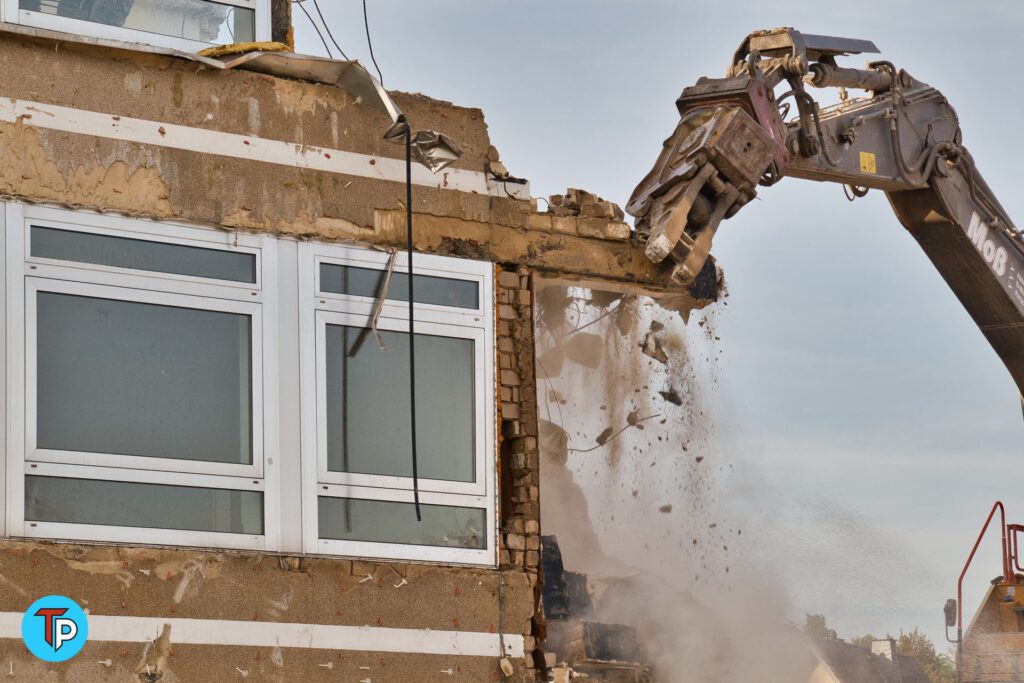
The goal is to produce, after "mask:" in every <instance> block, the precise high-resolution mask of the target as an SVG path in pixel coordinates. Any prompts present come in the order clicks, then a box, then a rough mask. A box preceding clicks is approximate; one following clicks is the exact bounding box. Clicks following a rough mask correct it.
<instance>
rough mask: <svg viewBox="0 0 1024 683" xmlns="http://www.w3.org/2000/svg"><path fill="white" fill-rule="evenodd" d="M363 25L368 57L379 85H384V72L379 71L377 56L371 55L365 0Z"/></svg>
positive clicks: (364, 2)
mask: <svg viewBox="0 0 1024 683" xmlns="http://www.w3.org/2000/svg"><path fill="white" fill-rule="evenodd" d="M363 25H364V26H365V27H366V45H367V46H368V47H369V48H370V59H371V60H372V61H373V66H374V68H375V69H377V76H378V77H379V78H380V84H381V86H383V85H384V74H382V73H381V72H380V66H378V64H377V58H376V57H374V56H373V42H372V41H371V40H370V19H369V18H368V17H367V14H366V0H363Z"/></svg>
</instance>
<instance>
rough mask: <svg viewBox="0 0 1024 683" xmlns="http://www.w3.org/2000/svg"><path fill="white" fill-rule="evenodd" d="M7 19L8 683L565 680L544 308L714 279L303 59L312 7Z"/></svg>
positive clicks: (592, 204)
mask: <svg viewBox="0 0 1024 683" xmlns="http://www.w3.org/2000/svg"><path fill="white" fill-rule="evenodd" d="M0 20H2V23H0V63H3V64H4V65H5V67H6V68H4V69H2V70H0V196H2V201H3V204H2V207H0V225H2V226H3V235H4V239H3V241H2V242H0V248H2V251H3V258H2V259H0V262H2V263H3V267H4V276H3V277H2V278H0V287H2V290H3V291H2V296H0V301H2V302H3V306H4V312H3V318H2V319H3V320H4V322H5V331H6V333H5V334H4V335H2V337H0V339H2V344H3V349H2V352H0V375H2V376H3V377H4V383H5V386H6V391H5V392H4V393H3V394H0V396H2V398H0V411H2V413H3V419H0V425H2V428H3V429H4V438H3V439H0V443H2V444H4V448H5V455H4V457H3V458H0V468H2V470H3V475H4V476H3V479H4V481H5V483H6V485H5V486H4V487H2V488H0V496H2V497H3V502H2V504H0V529H3V531H4V533H5V536H6V540H4V541H3V542H2V554H0V676H13V677H14V679H15V680H67V681H94V680H119V681H122V680H140V681H150V682H152V681H157V680H163V681H179V680H180V681H201V680H226V681H230V680H245V679H247V680H289V681H292V680H295V681H298V680H302V681H317V680H352V681H364V682H365V683H383V682H386V681H445V682H448V681H472V682H479V681H487V680H506V679H507V680H514V681H533V680H543V678H544V676H546V673H543V670H544V669H545V668H547V666H549V665H550V664H552V663H553V662H552V658H550V657H548V658H545V657H544V651H543V647H542V644H543V640H544V638H545V635H546V629H545V617H544V613H543V609H542V605H541V593H542V590H541V589H542V585H543V583H544V576H543V571H542V570H541V557H540V551H541V529H542V527H543V516H542V511H541V510H540V506H539V487H542V486H543V485H544V482H542V481H540V480H539V463H538V443H537V436H538V416H537V400H536V386H535V371H534V355H535V354H534V339H533V320H534V312H533V306H534V300H533V293H534V291H535V289H536V288H537V287H538V283H539V281H540V279H541V278H555V279H558V280H559V281H563V282H578V283H583V284H586V283H603V284H602V286H604V287H607V288H612V289H619V290H633V291H643V292H647V293H649V294H654V295H656V294H657V293H658V292H662V291H667V290H670V289H674V290H675V291H674V296H675V300H674V305H675V306H676V307H683V308H685V307H695V306H700V305H704V304H706V303H708V301H709V299H710V298H711V297H713V296H714V294H715V282H714V272H713V268H712V269H711V271H712V272H710V273H709V274H708V277H706V278H705V281H703V282H700V283H698V285H697V286H696V288H695V289H692V290H691V295H687V294H685V293H680V292H679V291H678V287H675V288H673V287H671V285H670V283H669V278H668V275H667V273H666V272H664V271H663V270H660V269H658V268H657V267H655V266H654V265H652V264H651V263H650V262H649V261H648V260H647V259H646V258H645V257H644V255H643V250H642V247H641V246H639V245H637V244H635V243H634V242H633V241H632V240H631V233H630V229H629V227H628V225H626V224H625V223H624V222H623V220H622V214H621V212H620V211H619V210H618V208H617V207H615V206H614V205H611V204H610V203H607V202H602V201H600V200H598V199H597V198H595V197H593V196H591V195H587V194H586V193H580V192H572V193H570V194H569V195H568V196H567V197H565V198H564V199H563V201H562V203H561V204H560V205H556V206H552V207H551V208H550V209H548V210H546V211H544V212H538V210H537V208H536V205H535V203H533V202H532V201H531V198H530V193H529V185H528V183H527V182H526V181H524V180H521V179H516V178H513V177H510V176H509V174H508V172H507V171H506V170H505V169H504V167H503V166H502V165H501V163H500V161H499V157H498V154H497V152H496V151H495V149H494V148H493V147H492V146H491V145H490V143H489V140H488V135H487V128H486V124H485V123H484V119H483V115H482V113H481V112H480V111H479V110H476V109H467V108H463V107H459V106H456V105H453V104H450V103H447V102H439V101H435V100H431V99H428V98H426V97H423V96H419V95H408V94H403V93H387V92H384V91H383V89H382V88H380V86H379V85H378V84H377V83H376V82H375V81H374V79H372V78H371V77H370V76H369V74H368V73H366V71H365V70H364V69H363V68H362V67H361V66H359V65H358V64H357V63H353V62H337V61H331V60H328V59H324V58H318V57H308V56H301V55H297V54H294V53H293V52H291V47H290V41H291V26H290V3H289V2H287V1H286V0H221V1H220V2H217V3H215V2H212V1H209V0H181V1H180V2H174V3H167V2H155V1H153V0H135V1H125V2H89V1H88V0H3V2H2V4H0ZM227 44H236V45H234V46H233V47H232V48H223V49H216V48H215V49H213V50H212V51H211V50H209V49H208V48H211V47H214V46H217V45H227ZM204 50H205V51H204ZM405 122H408V124H410V125H411V127H412V128H411V130H409V129H408V128H405V127H404V126H405V125H406V123H405ZM407 132H408V137H409V140H408V141H409V143H410V145H409V153H410V155H411V157H412V159H413V164H412V166H411V169H407V168H406V163H405V158H406V145H405V142H406V133H407ZM386 137H387V138H388V139H385V138H386ZM395 142H397V143H398V144H393V143H395ZM431 166H433V167H434V168H435V169H436V168H439V167H442V166H443V167H444V168H443V169H441V170H438V171H437V172H436V173H435V172H432V171H431V168H430V167H431ZM407 170H408V175H407ZM407 181H408V182H407ZM410 191H411V193H409V194H407V192H410ZM408 197H411V204H410V203H409V200H408ZM556 203H557V201H556ZM407 211H408V215H410V216H411V217H412V218H413V245H414V249H415V256H414V258H413V276H412V280H411V282H410V280H409V275H408V271H407V268H408V266H409V261H408V256H407V254H406V252H405V251H404V248H405V246H406V239H407ZM411 291H412V292H414V294H413V295H412V297H411V298H412V299H413V301H412V306H411V307H410V305H409V303H408V299H409V298H410V292H411ZM693 295H697V296H698V298H694V296H693ZM410 308H411V309H412V311H413V316H414V320H415V332H414V337H413V338H414V339H415V350H416V359H417V363H418V365H417V366H416V367H417V371H416V375H415V380H416V381H415V394H414V395H412V394H411V392H410V372H409V365H408V355H409V344H410V341H409V340H410V335H409V322H410V320H409V314H410ZM413 405H415V412H416V427H415V429H416V432H415V434H416V443H417V452H416V458H415V462H416V463H417V468H416V470H415V471H414V469H413V462H414V458H413V457H412V456H413V453H412V448H411V445H410V444H411V443H412V441H413V438H412V433H413V432H412V427H411V425H410V412H411V411H412V408H413ZM418 517H421V519H420V520H418V519H417V518H418ZM49 594H60V595H66V596H68V597H70V598H72V599H74V600H75V601H77V602H78V603H79V604H80V605H81V606H82V607H84V608H86V610H87V611H88V614H89V640H88V643H87V644H86V646H85V649H84V651H83V652H82V654H81V655H79V656H77V657H75V658H74V659H71V660H70V661H68V662H65V663H60V664H49V663H46V662H43V661H40V660H38V659H36V658H35V657H33V656H32V655H31V654H30V653H29V652H28V651H27V650H26V648H25V647H24V645H23V644H22V642H21V632H20V623H21V618H22V614H23V612H24V611H25V609H26V608H27V607H28V606H29V604H30V603H32V602H33V601H34V600H35V599H36V598H38V597H41V596H45V595H49ZM563 631H564V629H563ZM634 673H636V672H634ZM623 675H625V674H623ZM630 675H633V674H630ZM636 675H637V676H640V675H641V674H639V673H636ZM616 680H619V679H616ZM622 680H626V679H622Z"/></svg>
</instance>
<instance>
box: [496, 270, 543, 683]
mask: <svg viewBox="0 0 1024 683" xmlns="http://www.w3.org/2000/svg"><path fill="white" fill-rule="evenodd" d="M497 284H498V287H497V292H498V294H497V296H498V336H497V346H498V376H499V399H500V406H501V408H500V422H501V435H502V436H501V474H502V477H501V481H502V487H503V488H502V495H501V503H502V505H501V534H500V539H499V542H500V550H501V560H500V561H501V564H502V567H503V568H507V569H510V570H512V571H517V572H523V571H525V572H526V575H527V577H528V578H529V581H530V586H531V587H532V588H533V590H534V597H535V600H536V602H535V605H538V606H539V604H540V583H541V580H542V578H541V576H540V489H539V485H540V481H539V472H540V460H539V457H540V455H539V454H540V452H539V450H538V449H537V401H536V389H535V387H534V358H533V349H534V344H533V312H532V311H533V296H532V282H531V279H530V273H529V271H528V270H527V269H526V268H522V267H520V268H517V269H514V270H513V269H508V270H499V271H498V273H497ZM528 633H529V634H530V635H529V636H528V637H527V638H526V652H527V656H526V664H527V666H528V667H534V666H536V665H537V664H538V663H540V664H542V663H543V653H541V652H540V651H539V650H538V649H537V641H538V640H541V639H542V637H543V623H542V621H541V616H540V610H539V609H536V610H535V612H534V617H533V619H532V623H531V624H530V628H529V629H528ZM540 676H541V674H540V672H539V671H533V672H528V673H527V676H526V677H525V680H540Z"/></svg>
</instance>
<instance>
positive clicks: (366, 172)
mask: <svg viewBox="0 0 1024 683" xmlns="http://www.w3.org/2000/svg"><path fill="white" fill-rule="evenodd" d="M0 121H4V122H7V123H19V122H20V123H22V124H24V125H27V126H35V127H36V128H47V129H50V130H60V131H64V132H68V133H78V134H81V135H95V136H98V137H102V138H107V139H110V140H123V141H127V142H137V143H141V144H145V145H157V146H160V147H171V148H174V149H183V150H187V151H190V152H199V153H201V154H216V155H218V156H226V157H234V158H236V159H248V160H250V161H260V162H263V163H268V164H278V165H281V166H293V167H297V168H309V169H313V170H316V171H327V172H329V173H343V174H345V175H353V176H359V177H363V178H373V179H376V180H390V181H394V182H401V183H404V182H405V160H404V159H391V158H388V157H375V156H371V155H368V154H357V153H356V152H346V151H343V150H338V149H329V148H326V147H312V146H309V145H302V144H299V143H295V142H282V141H280V140H267V139H265V138H259V137H253V136H249V135H238V134H236V133H223V132H221V131H216V130H206V129H203V128H192V127H190V126H179V125H176V124H173V123H162V122H160V121H148V120H146V119H135V118H131V117H127V116H117V115H114V114H104V113H101V112H95V111H86V110H84V109H72V108H70V107H61V106H57V105H53V104H43V103H40V102H30V101H26V100H16V99H12V98H9V97H5V98H0ZM381 134H382V135H383V131H381ZM412 181H413V183H414V184H416V185H422V186H424V187H434V188H442V189H448V190H459V191H461V192H475V193H477V194H484V195H486V194H487V193H488V185H487V176H486V174H484V173H483V172H481V171H466V170H463V169H457V168H449V169H446V170H444V171H441V172H439V173H437V174H434V173H431V172H430V171H429V170H427V169H426V168H425V167H423V166H421V165H420V164H413V167H412Z"/></svg>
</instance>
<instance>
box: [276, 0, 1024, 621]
mask: <svg viewBox="0 0 1024 683" xmlns="http://www.w3.org/2000/svg"><path fill="white" fill-rule="evenodd" d="M306 4H307V6H308V5H310V4H311V3H308V2H307V3H306ZM831 4H832V5H834V7H835V8H834V9H830V8H828V7H824V6H823V5H824V3H808V2H796V1H794V0H776V2H764V0H757V1H753V0H732V1H731V2H718V3H713V2H711V3H709V2H700V3H697V2H683V1H676V2H669V1H667V0H619V1H617V2H610V1H609V2H599V1H597V0H591V1H586V0H554V1H552V0H547V1H543V2H542V1H538V0H518V1H516V2H497V1H493V0H431V1H429V2H422V1H413V0H406V1H404V2H399V1H397V0H387V1H385V0H369V11H370V26H371V29H372V36H373V42H374V49H375V51H376V56H377V61H378V63H379V64H380V67H381V69H382V71H383V75H384V83H385V85H386V86H387V87H388V88H390V89H399V90H406V91H416V92H423V93H425V94H428V95H431V96H433V97H436V98H440V99H446V100H451V101H453V102H455V103H457V104H461V105H466V106H475V107H480V108H482V109H483V110H484V113H485V115H486V119H487V122H488V124H489V126H490V135H491V140H492V142H493V143H494V145H495V146H496V147H497V148H498V149H499V151H500V152H501V156H502V160H503V161H504V162H505V164H506V165H507V167H508V168H509V170H510V171H511V172H512V173H513V175H517V176H523V177H527V178H529V179H530V180H531V182H532V189H533V194H534V195H535V196H546V195H548V194H551V193H554V192H560V191H563V190H564V188H565V187H566V186H567V185H569V186H574V187H582V188H586V189H589V190H591V191H593V192H596V193H598V194H600V195H602V196H604V197H606V198H609V199H612V200H615V201H617V202H619V203H620V204H624V203H625V200H626V199H627V198H628V196H629V194H630V192H631V191H632V189H633V187H634V185H635V184H636V182H637V181H638V180H639V179H640V178H641V177H643V175H644V174H645V173H646V172H647V170H648V169H649V168H650V166H651V164H652V163H653V162H654V160H655V158H656V156H657V154H658V151H659V150H660V147H661V143H662V141H663V139H664V138H665V137H667V136H668V135H669V133H671V131H672V129H673V127H674V125H675V123H676V121H677V113H676V110H675V106H674V101H675V98H676V97H677V96H678V94H679V92H680V91H681V89H682V88H683V87H684V86H686V85H689V84H692V83H693V81H695V80H696V79H697V78H698V77H700V76H703V75H709V76H721V75H723V71H724V69H725V67H726V66H727V64H728V61H729V58H730V56H731V55H732V53H733V51H734V50H735V48H736V46H737V45H738V43H739V42H740V40H741V39H742V38H743V37H744V36H745V35H746V34H747V33H748V32H750V31H752V30H756V29H760V28H771V27H775V26H785V25H789V26H794V27H796V28H798V29H800V30H803V31H805V32H808V33H822V34H830V35H838V36H845V37H852V38H865V39H870V40H873V41H874V42H875V43H876V44H877V45H878V46H879V48H880V49H881V51H882V53H883V55H884V58H885V59H888V60H891V61H893V62H895V64H896V65H897V66H900V67H904V68H906V69H907V70H908V71H909V72H910V73H912V74H913V75H914V76H916V77H917V78H919V79H921V80H924V81H926V82H928V83H930V84H932V85H934V86H936V87H938V88H939V89H940V90H942V92H943V93H944V94H945V95H946V96H947V97H948V98H949V100H950V102H951V103H952V104H953V106H954V107H955V108H956V109H957V111H958V113H959V115H960V121H961V125H962V127H963V130H964V136H963V137H964V142H965V144H966V145H967V147H968V148H969V149H970V150H971V151H972V153H973V155H974V157H975V159H976V160H977V163H978V167H979V168H980V170H981V171H982V173H984V174H985V177H986V179H987V180H988V182H989V184H990V185H991V186H992V188H993V189H994V190H995V192H996V193H997V195H998V196H999V199H1000V200H1001V201H1002V203H1003V205H1004V206H1005V207H1006V209H1007V210H1008V212H1009V213H1010V215H1011V216H1024V193H1022V192H1021V191H1020V189H1019V183H1020V179H1019V173H1020V171H1019V169H1020V168H1021V163H1020V161H1021V159H1020V156H1021V154H1024V143H1022V136H1021V134H1020V125H1019V118H1020V112H1021V111H1022V110H1024V102H1022V94H1021V92H1020V88H1019V85H1018V84H1019V83H1020V73H1019V59H1018V55H1017V51H1018V50H1017V45H1018V43H1019V33H1020V28H1021V26H1024V3H1020V2H1019V1H1017V0H987V1H986V2H983V3H982V2H977V3H965V2H962V1H954V0H922V1H918V2H900V1H898V0H888V1H886V2H876V1H873V0H861V1H860V2H857V3H831ZM321 6H322V7H323V8H324V10H325V15H326V17H327V19H328V21H329V22H330V24H331V28H332V31H333V32H334V35H335V37H336V38H337V39H338V41H339V42H340V43H341V45H342V47H343V48H344V49H345V51H346V52H347V53H348V55H349V56H350V57H352V58H358V59H360V60H361V61H363V62H364V63H365V64H367V65H368V66H370V62H369V54H368V51H367V49H366V41H365V36H364V33H363V23H362V21H363V18H362V14H361V6H360V4H359V3H358V2H356V1H355V0H323V1H322V2H321ZM296 36H297V41H298V46H299V50H300V51H305V52H311V53H320V54H322V53H323V47H322V46H321V45H320V43H319V40H318V39H317V38H316V36H315V34H313V33H312V32H311V31H310V30H309V27H308V23H307V22H306V20H305V18H304V17H303V16H302V15H301V13H298V12H297V16H296ZM863 61H864V58H862V57H853V58H849V59H848V60H847V62H846V63H848V64H851V65H854V66H859V65H861V63H862V62H863ZM370 68H372V66H371V67H370ZM1022 220H1024V219H1022ZM714 253H715V255H716V256H717V257H718V259H719V263H720V264H721V266H722V267H723V269H724V270H725V273H726V276H727V279H728V283H729V291H730V293H731V295H730V298H729V305H728V306H727V307H724V308H722V309H721V310H719V311H718V312H717V313H716V316H717V325H718V330H719V334H720V336H721V341H720V342H719V344H720V348H721V349H722V360H721V361H720V367H719V369H718V378H719V383H720V388H719V390H718V392H717V394H716V396H717V401H718V404H717V407H716V416H715V419H716V425H717V433H718V434H719V437H720V438H721V439H722V443H723V448H726V449H728V450H729V451H730V452H731V453H732V454H733V455H732V456H731V457H734V458H736V460H737V462H739V463H741V464H740V465H738V466H740V467H742V468H744V469H745V471H746V472H747V473H749V475H750V480H751V481H757V482H759V485H760V488H761V492H760V493H759V494H758V495H763V496H765V497H766V498H767V499H769V500H770V501H771V505H770V506H769V508H770V509H772V510H774V511H775V512H772V513H771V514H770V516H769V518H766V519H762V520H761V521H760V526H761V527H762V528H763V529H764V530H765V531H764V534H763V535H762V542H764V543H765V547H766V550H765V552H764V557H763V559H762V561H763V563H764V565H765V567H766V569H770V570H771V571H775V572H778V573H780V574H781V575H782V576H783V577H785V579H786V580H787V582H788V589H789V592H790V593H791V594H792V596H793V599H794V601H795V604H794V612H795V613H799V612H801V611H816V612H825V613H826V614H827V615H828V617H829V620H830V622H831V623H832V624H833V626H834V627H836V628H837V629H838V630H839V634H840V636H844V637H852V636H854V635H858V634H860V633H864V632H866V631H871V632H873V633H876V634H879V633H883V632H885V631H886V630H889V631H897V630H899V629H900V628H912V627H914V626H920V627H921V628H922V630H924V631H926V632H927V633H928V634H929V635H931V636H932V637H933V639H936V640H938V639H940V638H941V634H942V628H941V624H942V615H941V607H942V602H943V601H944V599H945V598H947V597H951V596H953V595H955V585H956V577H957V575H958V573H959V570H960V566H961V565H962V563H963V560H964V558H965V557H966V555H967V553H968V551H969V550H970V547H971V544H972V543H973V540H974V536H975V535H976V533H977V530H978V529H979V528H980V525H981V523H982V521H983V518H984V515H985V514H986V513H987V511H988V508H989V506H990V505H991V504H992V501H993V500H995V499H996V498H1002V499H1003V500H1004V501H1005V502H1006V503H1007V504H1008V506H1009V512H1010V516H1011V518H1013V519H1011V520H1010V521H1017V520H1024V501H1022V500H1021V498H1020V496H1014V493H1015V492H1018V491H1019V490H1020V489H1019V484H1018V483H1017V482H1018V481H1019V480H1020V477H1021V474H1022V471H1024V468H1022V465H1021V459H1020V453H1021V446H1022V444H1024V420H1022V415H1021V406H1020V403H1019V400H1018V396H1017V391H1016V389H1015V387H1014V385H1013V383H1012V382H1011V380H1010V378H1009V376H1008V374H1007V372H1006V371H1005V369H1004V368H1003V366H1002V365H1001V363H1000V361H999V360H998V359H997V358H996V356H995V354H994V353H993V352H992V351H991V349H990V348H989V347H988V345H987V343H986V342H985V340H984V338H983V337H982V335H981V334H980V332H978V330H977V329H976V327H975V326H974V324H973V322H972V321H971V320H970V318H969V317H968V316H967V314H966V313H965V312H964V311H963V310H962V309H961V307H960V306H959V304H958V303H957V301H956V299H955V298H954V297H953V295H952V293H951V292H950V291H949V290H948V288H947V287H946V285H945V284H944V283H943V282H942V280H941V279H940V277H939V275H938V274H937V273H936V272H935V271H934V269H933V268H932V266H931V265H930V263H929V262H928V260H927V259H926V258H925V256H924V254H923V253H922V252H920V250H919V249H918V247H917V246H916V245H915V243H914V242H913V240H912V239H911V238H910V236H909V235H907V234H906V232H905V231H904V230H903V228H902V227H901V226H900V225H899V223H898V222H897V220H896V218H895V217H894V215H893V213H892V212H891V210H890V209H889V205H888V203H887V201H886V199H885V196H884V195H882V194H881V193H878V192H872V193H870V194H869V195H868V197H867V198H865V199H864V200H860V201H858V202H855V203H852V204H851V203H849V202H847V201H846V199H845V198H844V197H843V193H842V189H841V188H840V187H839V186H836V185H825V184H816V183H810V182H807V181H802V180H797V179H786V180H785V181H784V182H782V183H780V184H779V185H777V186H775V187H772V188H762V189H761V193H760V195H759V200H758V201H755V202H754V203H752V204H750V205H748V206H747V207H745V208H744V209H743V211H742V212H741V213H740V214H739V215H738V216H736V217H735V218H733V219H731V220H729V221H727V222H726V223H725V224H724V225H723V226H722V229H721V230H720V231H719V237H718V238H717V240H716V244H715V247H714ZM1014 515H1016V517H1014ZM996 553H997V546H996V545H995V544H994V543H990V544H988V545H987V546H986V548H985V550H984V553H983V554H982V555H981V556H980V558H979V560H978V562H977V568H976V570H975V571H974V572H973V573H972V575H971V577H972V583H971V592H970V593H969V594H968V600H967V605H968V609H967V612H968V613H971V614H973V612H974V609H975V607H976V605H977V601H978V600H980V597H981V591H982V590H983V589H984V587H985V585H986V584H987V580H988V579H990V578H991V577H992V576H995V575H996V574H998V573H999V560H998V558H997V556H996Z"/></svg>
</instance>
